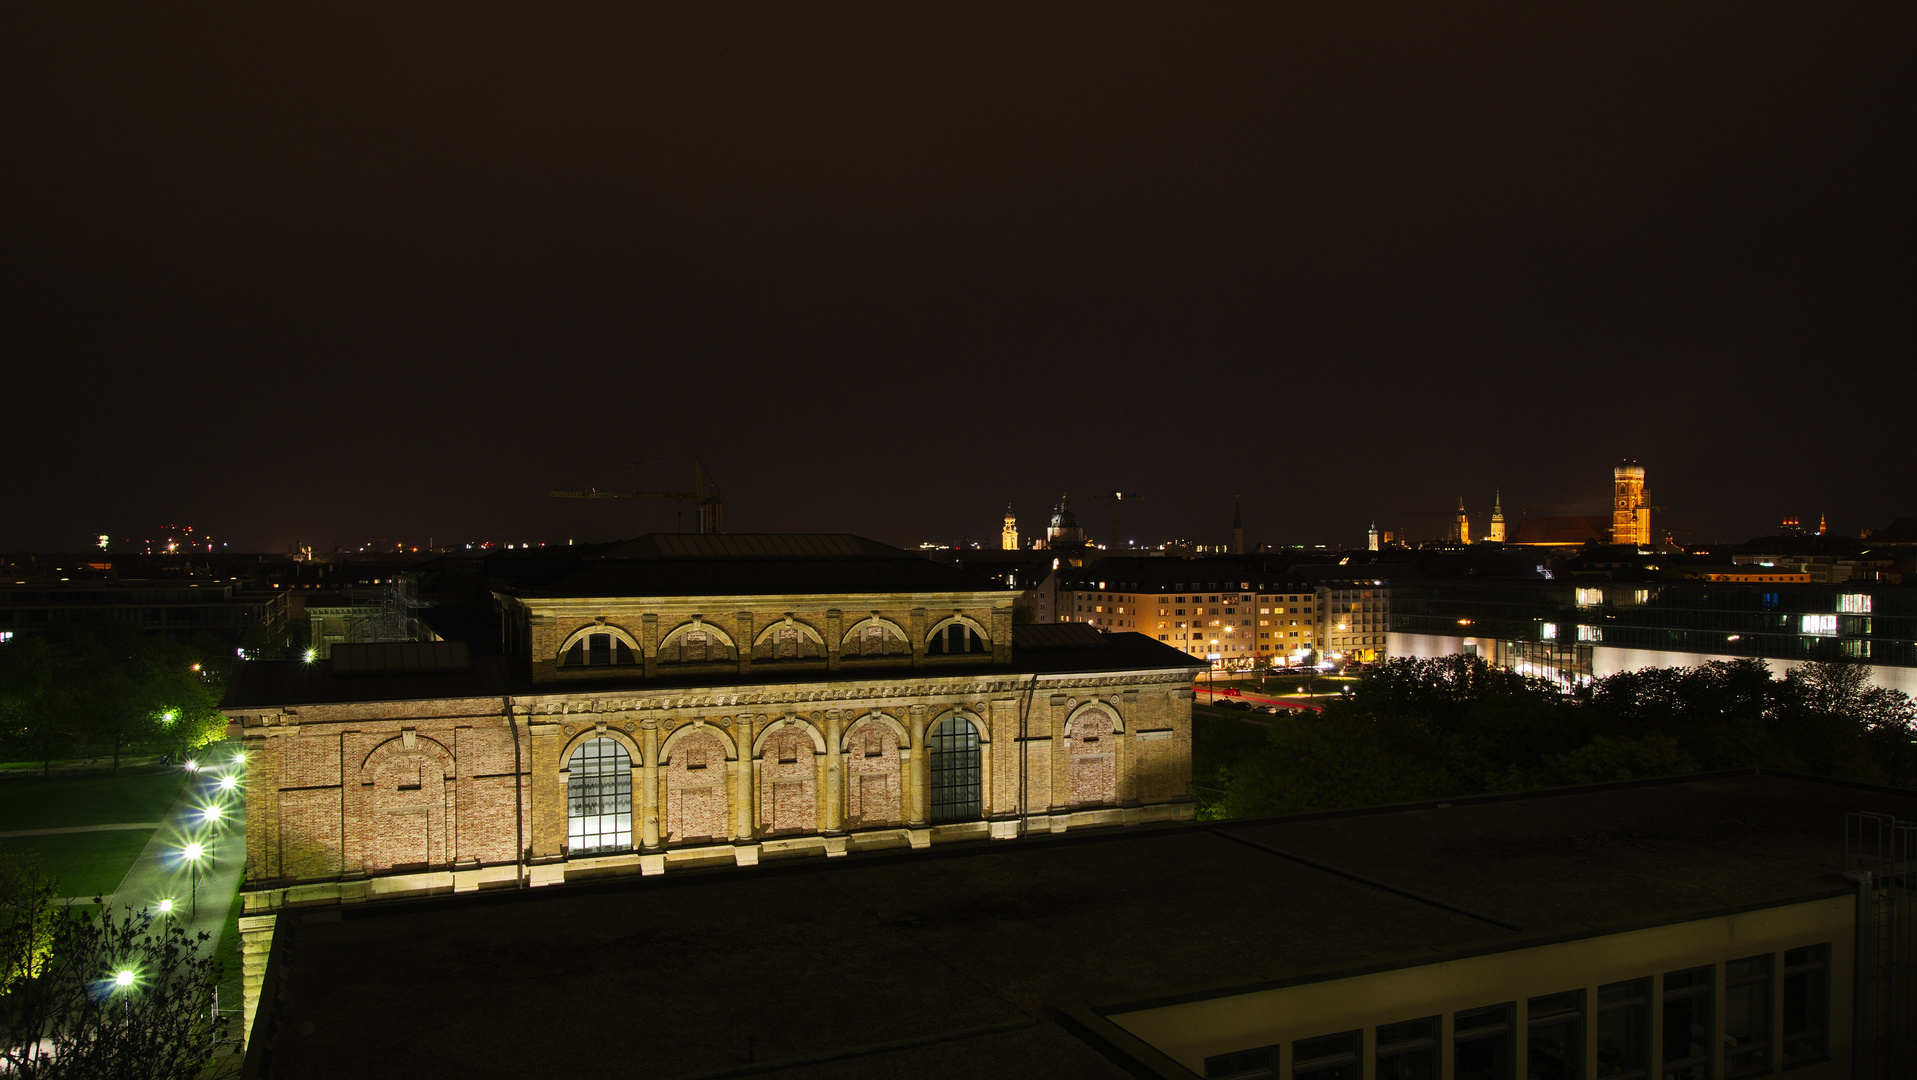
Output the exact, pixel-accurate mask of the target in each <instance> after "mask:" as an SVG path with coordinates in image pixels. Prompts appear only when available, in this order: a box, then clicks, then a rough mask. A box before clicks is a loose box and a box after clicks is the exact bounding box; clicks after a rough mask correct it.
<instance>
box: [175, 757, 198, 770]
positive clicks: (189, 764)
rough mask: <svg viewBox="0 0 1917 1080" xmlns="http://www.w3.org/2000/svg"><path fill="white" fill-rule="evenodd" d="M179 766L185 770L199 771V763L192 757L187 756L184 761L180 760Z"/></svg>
mask: <svg viewBox="0 0 1917 1080" xmlns="http://www.w3.org/2000/svg"><path fill="white" fill-rule="evenodd" d="M180 768H182V769H185V770H186V771H187V772H199V771H200V763H199V762H197V761H195V760H193V759H192V758H187V759H186V760H185V761H182V762H180Z"/></svg>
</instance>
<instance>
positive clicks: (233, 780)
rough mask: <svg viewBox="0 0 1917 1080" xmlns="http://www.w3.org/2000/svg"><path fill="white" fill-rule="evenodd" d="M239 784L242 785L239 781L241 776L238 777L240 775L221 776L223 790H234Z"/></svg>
mask: <svg viewBox="0 0 1917 1080" xmlns="http://www.w3.org/2000/svg"><path fill="white" fill-rule="evenodd" d="M239 786H240V781H239V778H238V777H235V776H222V777H220V790H221V791H232V790H233V789H234V788H236V787H239Z"/></svg>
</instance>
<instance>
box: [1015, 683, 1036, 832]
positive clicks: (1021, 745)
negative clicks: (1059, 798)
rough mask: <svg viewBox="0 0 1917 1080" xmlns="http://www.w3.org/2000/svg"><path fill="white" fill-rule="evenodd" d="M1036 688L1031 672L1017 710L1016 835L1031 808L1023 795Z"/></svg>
mask: <svg viewBox="0 0 1917 1080" xmlns="http://www.w3.org/2000/svg"><path fill="white" fill-rule="evenodd" d="M1037 689H1038V673H1037V672H1033V673H1032V682H1031V685H1029V686H1027V687H1026V688H1025V704H1024V705H1023V706H1022V707H1021V708H1020V709H1019V711H1018V835H1019V836H1021V837H1022V836H1024V835H1025V834H1026V832H1027V831H1028V829H1029V827H1030V822H1031V816H1032V808H1031V805H1030V802H1029V800H1027V799H1026V797H1025V773H1026V768H1027V765H1028V763H1029V761H1030V760H1031V753H1032V746H1031V738H1030V731H1029V730H1028V724H1027V721H1028V720H1029V719H1030V717H1031V715H1032V694H1033V693H1034V692H1035V691H1036V690H1037Z"/></svg>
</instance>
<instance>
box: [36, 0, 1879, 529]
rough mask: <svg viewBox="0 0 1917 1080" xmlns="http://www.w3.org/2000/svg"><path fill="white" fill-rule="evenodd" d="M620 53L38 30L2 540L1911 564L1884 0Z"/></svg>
mask: <svg viewBox="0 0 1917 1080" xmlns="http://www.w3.org/2000/svg"><path fill="white" fill-rule="evenodd" d="M615 7H617V5H603V4H600V5H580V6H577V7H571V8H566V7H560V6H558V5H530V6H528V5H522V6H520V8H519V9H516V10H515V9H503V10H500V11H494V12H491V13H487V12H484V11H481V10H480V9H468V8H466V7H464V6H455V7H441V8H438V9H436V10H433V11H430V12H416V11H414V12H409V11H405V10H395V9H394V8H392V7H391V6H389V5H384V4H377V5H367V6H365V7H361V8H357V9H347V8H343V7H342V8H340V9H337V10H338V12H340V13H337V14H327V15H319V14H315V11H314V10H312V9H309V8H307V7H305V6H301V5H265V6H263V7H261V6H249V7H235V8H232V9H230V10H225V11H215V10H214V9H212V8H211V7H210V6H208V7H202V6H200V5H185V6H182V5H173V6H171V8H170V9H164V10H163V9H160V8H144V9H137V10H135V9H127V10H121V11H117V12H113V13H111V14H108V13H107V12H106V10H105V9H100V8H96V7H94V6H91V5H75V4H48V5H45V6H44V7H43V9H42V10H41V11H40V12H38V13H35V12H33V11H31V10H29V9H27V8H26V6H25V5H8V6H7V8H6V11H5V13H4V14H0V71H4V72H5V74H4V75H3V76H0V80H4V87H5V93H4V94H3V95H0V198H3V199H4V211H0V242H3V243H4V249H3V250H0V267H4V269H3V270H0V274H4V281H0V285H4V289H5V293H4V300H3V301H0V305H4V306H3V307H0V315H4V321H0V344H4V355H5V356H6V357H7V359H6V360H5V368H4V371H5V374H4V376H3V377H0V393H4V395H5V400H6V402H7V405H6V408H5V409H4V416H5V427H4V431H5V433H6V439H5V445H6V461H5V464H4V466H0V495H3V497H4V502H3V503H0V548H11V549H18V548H24V547H38V548H74V547H78V546H80V545H81V544H83V543H84V542H85V541H86V540H87V539H88V538H89V537H90V536H91V535H92V534H94V533H96V532H108V533H111V534H113V535H115V536H138V535H140V534H142V533H143V532H144V533H150V532H151V531H153V530H154V529H155V527H157V526H158V525H161V524H165V523H168V522H191V523H193V524H195V525H197V526H199V527H200V528H202V529H204V530H210V531H212V532H213V533H214V534H216V535H220V536H225V537H227V538H229V539H231V540H232V541H233V542H235V543H236V544H240V545H244V546H247V547H255V546H258V547H267V548H280V547H283V546H285V545H286V544H288V543H293V542H301V543H311V544H314V545H316V546H322V547H331V546H332V545H333V544H335V543H358V542H362V541H364V540H366V539H367V538H369V537H375V536H378V537H393V538H404V539H407V540H409V541H412V542H420V543H423V542H424V540H425V538H426V537H427V536H428V535H431V536H434V537H435V538H438V539H441V540H444V539H446V538H456V539H462V540H463V539H468V538H478V537H489V538H492V539H495V540H520V539H550V538H563V537H566V536H578V537H582V538H607V537H611V536H614V535H621V534H632V533H638V532H644V531H650V530H653V529H672V528H675V527H676V523H677V520H678V518H677V516H676V512H675V510H674V508H673V505H672V504H670V503H634V502H570V501H558V500H550V499H547V498H545V496H544V493H545V491H546V490H547V489H548V488H553V487H581V486H586V485H589V484H590V485H596V486H598V487H600V488H602V489H605V488H616V487H621V486H623V485H626V484H627V483H628V480H627V473H626V469H625V465H626V463H628V462H650V463H653V464H648V465H646V466H645V468H644V475H645V477H646V483H647V485H648V486H649V487H653V488H674V489H676V488H682V487H684V486H686V484H687V482H688V479H689V478H688V476H687V474H688V473H689V471H690V458H691V457H692V455H693V454H695V453H696V454H699V455H700V456H702V457H703V459H704V460H705V463H706V465H707V467H708V468H709V469H710V470H711V472H712V473H713V474H714V476H716V477H717V479H718V480H719V482H720V483H721V485H722V486H723V488H724V490H725V493H726V515H727V524H728V526H729V527H730V529H731V530H732V531H735V532H746V531H786V530H792V531H814V530H817V531H853V532H861V533H865V534H867V535H870V536H872V537H874V538H877V539H882V540H887V541H892V542H896V543H904V544H912V543H917V542H918V541H920V540H944V541H954V540H957V539H958V538H959V537H960V536H970V537H972V538H974V539H989V538H992V537H994V536H995V535H996V532H997V528H998V522H999V517H1000V514H1001V512H1002V509H1003V507H1004V505H1005V503H1006V502H1007V501H1008V500H1010V501H1012V502H1013V503H1014V504H1015V506H1016V508H1017V510H1018V513H1019V516H1020V520H1021V524H1022V525H1023V526H1024V528H1025V530H1026V531H1027V532H1028V533H1029V532H1030V531H1031V529H1032V528H1033V527H1034V526H1036V525H1038V524H1039V519H1040V518H1041V517H1042V516H1043V515H1044V514H1045V513H1046V512H1047V511H1048V507H1049V504H1050V501H1051V500H1052V498H1054V497H1055V495H1056V493H1057V492H1059V491H1092V490H1097V489H1106V490H1111V489H1117V488H1122V489H1126V490H1137V491H1141V492H1144V493H1146V495H1147V496H1148V498H1147V501H1145V502H1143V503H1140V504H1139V505H1138V506H1137V507H1136V508H1135V509H1133V510H1132V511H1130V516H1129V517H1128V519H1127V520H1128V522H1129V524H1128V526H1127V528H1126V530H1125V531H1126V532H1127V533H1128V534H1130V535H1135V536H1138V537H1141V538H1153V539H1156V538H1162V537H1164V536H1167V535H1178V536H1189V537H1195V538H1197V539H1201V540H1202V539H1211V540H1218V539H1222V538H1223V535H1224V531H1225V529H1226V527H1227V526H1228V524H1229V521H1230V515H1231V501H1232V498H1233V497H1234V496H1235V495H1241V496H1242V497H1243V499H1244V506H1245V517H1246V521H1247V525H1248V526H1249V529H1250V533H1251V535H1252V538H1253V539H1254V540H1267V541H1273V542H1317V541H1357V540H1361V539H1362V536H1363V530H1364V527H1365V525H1366V523H1367V521H1369V520H1370V519H1371V518H1372V517H1374V516H1375V517H1378V518H1379V519H1380V520H1381V523H1383V524H1386V525H1403V526H1406V527H1408V528H1410V529H1411V530H1412V533H1413V534H1414V535H1417V534H1419V533H1420V532H1434V531H1436V529H1437V528H1438V527H1439V520H1438V518H1436V517H1432V516H1418V515H1428V514H1429V513H1430V512H1432V511H1444V510H1447V509H1449V508H1450V507H1453V506H1455V505H1456V503H1457V499H1458V497H1459V495H1461V494H1462V495H1465V496H1466V497H1468V499H1469V500H1470V504H1471V508H1472V510H1473V511H1474V512H1477V513H1479V514H1483V513H1484V512H1486V511H1488V509H1489V503H1490V499H1491V493H1492V489H1493V488H1494V487H1502V489H1503V491H1504V498H1505V506H1506V510H1507V512H1508V513H1512V514H1515V513H1516V512H1517V510H1518V509H1519V508H1521V507H1524V506H1527V505H1528V506H1533V507H1538V506H1543V505H1545V504H1578V503H1587V502H1601V501H1602V500H1604V499H1605V498H1606V497H1607V495H1608V479H1609V470H1610V467H1611V466H1612V464H1614V462H1615V461H1616V460H1617V459H1618V458H1620V457H1623V456H1630V457H1635V458H1637V459H1639V460H1641V461H1642V462H1643V463H1644V464H1645V466H1646V468H1647V469H1648V470H1649V476H1650V486H1651V493H1652V496H1653V498H1654V500H1655V501H1656V502H1657V503H1658V504H1659V505H1662V506H1666V507H1668V508H1669V510H1668V511H1667V512H1666V516H1665V518H1664V520H1666V521H1668V522H1669V523H1670V524H1671V525H1672V526H1673V527H1676V528H1678V529H1679V531H1680V534H1688V535H1691V536H1693V537H1696V538H1705V539H1708V538H1742V537H1745V536H1749V535H1753V534H1756V533H1760V532H1763V531H1766V530H1768V529H1770V528H1772V527H1773V526H1774V524H1775V522H1776V520H1777V519H1778V518H1779V517H1780V516H1781V515H1784V514H1796V515H1806V516H1811V517H1814V516H1815V515H1816V514H1818V513H1819V512H1827V513H1828V514H1829V515H1830V518H1831V524H1832V527H1833V529H1834V530H1836V531H1840V532H1846V533H1852V534H1854V533H1855V532H1856V531H1857V530H1858V529H1861V528H1869V527H1872V526H1876V525H1882V524H1884V523H1885V522H1887V521H1888V520H1889V519H1890V518H1891V517H1893V516H1896V515H1900V514H1917V494H1913V483H1912V481H1913V478H1914V474H1917V453H1913V449H1912V441H1911V429H1910V425H1909V422H1908V415H1909V409H1910V407H1911V403H1912V400H1913V393H1912V391H1913V389H1917V373H1914V371H1913V355H1912V339H1913V335H1912V325H1911V322H1912V320H1911V302H1912V297H1913V284H1914V282H1913V273H1912V269H1911V268H1912V250H1913V245H1912V240H1913V236H1912V232H1913V230H1912V211H1911V202H1912V193H1913V192H1917V177H1913V168H1912V152H1911V151H1912V131H1913V109H1912V83H1913V78H1912V71H1913V68H1912V65H1911V63H1910V56H1911V55H1912V49H1911V46H1912V44H1913V34H1912V33H1911V29H1912V27H1911V23H1910V20H1909V18H1908V15H1907V12H1908V11H1909V8H1908V6H1907V5H1890V4H1885V5H1868V6H1861V5H1860V6H1856V7H1847V8H1843V9H1838V8H1837V7H1836V6H1834V5H1809V4H1797V5H1758V4H1735V5H1723V6H1705V5H1682V6H1678V7H1677V8H1676V9H1675V10H1673V7H1672V6H1667V5H1639V6H1624V5H1597V4H1584V5H1558V4H1554V5H1520V6H1514V7H1512V8H1509V9H1505V10H1496V9H1494V8H1491V7H1488V6H1475V5H1474V6H1471V10H1470V11H1469V12H1461V11H1459V10H1457V8H1458V6H1457V5H1415V6H1414V5H1405V6H1403V7H1400V8H1396V9H1386V8H1383V7H1380V6H1373V5H1363V6H1358V5H1320V6H1316V7H1304V6H1297V5H1269V4H1262V3H1260V4H1246V5H1232V4H1222V3H1219V4H1195V5H1194V4H1163V3H1160V4H1142V5H1125V4H1109V3H1100V4H1096V5H1094V4H1084V5H1064V4H1028V3H1016V4H1002V5H982V4H976V3H962V4H922V3H911V4H899V3H886V4H871V5H860V4H850V3H834V4H829V5H828V4H774V3H765V4H757V5H748V6H737V5H725V4H679V5H643V6H642V7H643V9H644V10H643V11H642V12H641V13H639V14H630V13H628V14H623V15H622V14H609V10H610V9H613V8H615ZM327 10H328V11H333V10H335V9H332V8H328V9H327ZM1085 510H1086V514H1085V516H1086V523H1087V525H1088V526H1089V527H1091V528H1092V530H1093V531H1094V533H1096V534H1099V535H1100V536H1101V538H1102V534H1103V533H1104V532H1105V528H1104V524H1103V523H1104V522H1105V521H1106V520H1107V518H1106V512H1105V510H1104V509H1103V508H1102V506H1101V505H1100V504H1095V503H1087V504H1085ZM688 521H689V518H688Z"/></svg>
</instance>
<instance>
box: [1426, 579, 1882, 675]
mask: <svg viewBox="0 0 1917 1080" xmlns="http://www.w3.org/2000/svg"><path fill="white" fill-rule="evenodd" d="M1569 573H1575V569H1573V570H1571V571H1568V572H1560V574H1559V575H1557V576H1552V577H1545V576H1543V574H1542V573H1534V574H1532V575H1531V576H1524V577H1511V576H1492V575H1490V574H1478V575H1474V576H1468V577H1450V578H1443V577H1425V578H1420V579H1416V580H1399V581H1393V582H1392V583H1391V584H1392V595H1393V604H1392V612H1391V617H1390V633H1389V634H1388V639H1389V645H1388V647H1389V650H1390V654H1391V655H1393V656H1414V657H1431V656H1448V655H1454V654H1458V653H1466V654H1471V655H1476V656H1482V657H1484V658H1485V659H1486V660H1487V661H1489V662H1491V663H1493V664H1498V665H1502V666H1506V667H1510V668H1513V669H1514V670H1517V671H1521V672H1525V673H1527V674H1536V675H1539V676H1542V677H1545V678H1550V679H1556V680H1558V681H1561V682H1565V683H1577V682H1584V681H1587V680H1590V679H1594V678H1602V677H1604V676H1606V675H1612V674H1616V673H1617V672H1620V671H1634V670H1636V669H1638V668H1643V667H1672V666H1689V665H1696V664H1701V663H1705V662H1707V661H1712V660H1730V659H1739V658H1745V657H1757V658H1761V659H1764V660H1767V661H1770V662H1771V663H1772V665H1773V666H1774V667H1779V668H1789V667H1791V666H1794V665H1796V664H1799V663H1802V662H1804V661H1806V660H1812V659H1818V658H1823V657H1848V658H1851V659H1855V660H1860V661H1863V662H1866V663H1868V664H1870V665H1871V668H1872V671H1873V677H1874V678H1875V679H1876V681H1877V682H1878V683H1879V684H1881V685H1884V686H1889V687H1892V688H1895V689H1899V690H1902V691H1904V692H1905V693H1909V694H1913V695H1917V590H1913V589H1909V588H1905V587H1901V586H1895V585H1886V584H1878V583H1857V582H1852V583H1848V584H1844V585H1819V584H1802V583H1796V582H1797V581H1801V580H1802V579H1801V576H1798V575H1770V576H1774V577H1791V578H1794V579H1796V581H1793V582H1777V581H1762V580H1662V579H1657V578H1648V579H1645V580H1621V579H1617V578H1610V577H1591V578H1585V579H1582V580H1580V579H1578V578H1576V577H1570V578H1569V579H1568V580H1567V579H1566V578H1567V576H1568V574H1569ZM1619 573H1623V572H1622V571H1619ZM1722 576H1723V575H1719V577H1722ZM1757 576H1758V577H1762V576H1765V575H1757Z"/></svg>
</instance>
